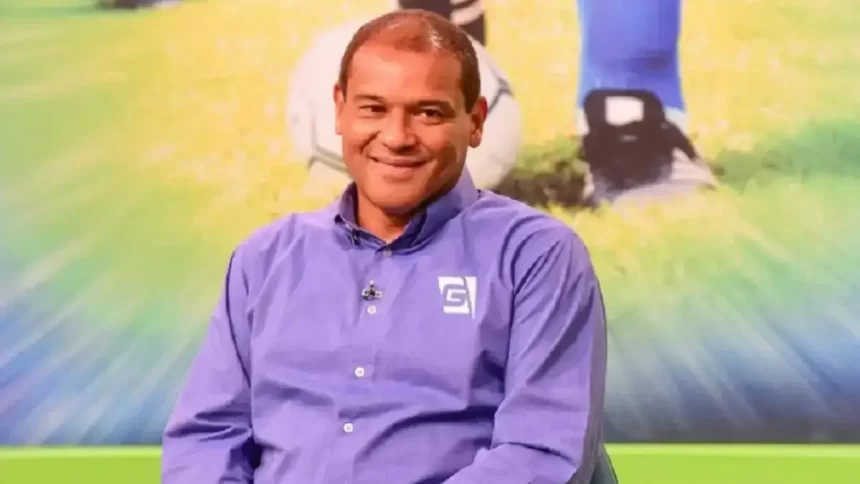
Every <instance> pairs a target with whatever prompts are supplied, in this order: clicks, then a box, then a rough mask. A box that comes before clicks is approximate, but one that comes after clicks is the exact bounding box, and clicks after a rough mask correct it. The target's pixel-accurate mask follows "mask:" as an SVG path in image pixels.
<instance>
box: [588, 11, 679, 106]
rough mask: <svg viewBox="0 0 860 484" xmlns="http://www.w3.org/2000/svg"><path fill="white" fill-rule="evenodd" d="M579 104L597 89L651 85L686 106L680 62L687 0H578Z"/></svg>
mask: <svg viewBox="0 0 860 484" xmlns="http://www.w3.org/2000/svg"><path fill="white" fill-rule="evenodd" d="M577 4H578V5H577V8H578V17H579V21H580V22H579V23H580V29H581V31H582V54H581V57H580V74H579V91H578V93H577V106H578V107H582V103H583V101H584V98H585V95H586V94H587V93H588V91H590V90H592V89H595V88H620V89H647V90H649V91H651V92H653V93H654V94H656V95H657V97H659V98H660V100H661V101H662V102H663V104H664V106H665V107H666V108H667V109H669V108H674V109H676V110H679V111H682V112H683V111H685V110H686V106H685V105H684V98H683V95H682V93H681V77H680V71H679V65H678V38H679V35H680V32H681V0H577Z"/></svg>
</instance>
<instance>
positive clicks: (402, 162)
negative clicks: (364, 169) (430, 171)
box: [370, 156, 427, 170]
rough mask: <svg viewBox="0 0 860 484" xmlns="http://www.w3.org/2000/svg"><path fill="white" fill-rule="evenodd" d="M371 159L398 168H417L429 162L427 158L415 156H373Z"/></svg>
mask: <svg viewBox="0 0 860 484" xmlns="http://www.w3.org/2000/svg"><path fill="white" fill-rule="evenodd" d="M370 159H371V160H372V161H373V162H374V163H379V164H381V165H385V166H387V167H391V168H397V169H401V170H409V169H415V168H418V167H420V166H423V165H425V164H426V163H427V160H424V159H415V158H391V157H375V156H371V157H370Z"/></svg>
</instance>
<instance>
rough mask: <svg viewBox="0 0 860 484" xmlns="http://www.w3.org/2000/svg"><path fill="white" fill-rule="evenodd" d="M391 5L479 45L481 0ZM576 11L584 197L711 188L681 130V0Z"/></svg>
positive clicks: (600, 3) (598, 1) (599, 0)
mask: <svg viewBox="0 0 860 484" xmlns="http://www.w3.org/2000/svg"><path fill="white" fill-rule="evenodd" d="M535 5H536V7H535V8H539V5H537V4H535ZM399 6H400V8H421V9H425V10H429V11H433V12H436V13H440V14H442V15H445V16H447V17H448V18H450V19H451V20H452V21H453V22H455V23H457V24H458V25H460V26H461V27H463V28H465V29H466V31H467V32H468V33H470V34H471V35H472V36H473V37H475V39H477V40H478V41H479V42H480V43H481V44H486V35H487V32H486V26H485V23H486V20H485V13H484V10H483V6H482V4H481V2H480V1H479V0H477V1H476V0H399ZM577 10H578V13H579V24H580V40H581V45H582V53H581V55H580V57H579V86H578V94H577V109H576V133H577V134H578V135H579V136H581V137H582V145H583V149H582V150H581V153H580V157H581V158H583V159H584V160H585V161H586V162H587V163H588V166H589V176H588V177H587V179H586V185H585V194H584V197H585V198H586V199H587V200H588V202H589V203H591V204H594V205H600V204H602V203H604V202H610V203H613V202H616V201H620V200H636V201H641V200H651V199H654V198H664V197H666V196H671V195H675V194H678V193H685V192H691V191H698V190H699V189H700V188H702V187H707V188H710V187H714V186H715V185H716V180H715V179H714V177H713V174H712V173H711V171H710V168H709V167H708V165H707V164H706V163H705V162H704V161H703V160H702V159H701V157H700V156H699V154H698V152H697V151H696V149H695V148H694V147H693V144H692V142H691V141H690V139H689V138H688V136H687V132H688V128H687V125H688V121H687V107H686V103H685V101H684V96H683V92H682V85H681V75H680V69H679V62H678V42H679V39H680V33H681V0H628V1H623V2H622V1H606V0H577Z"/></svg>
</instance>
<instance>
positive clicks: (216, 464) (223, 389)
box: [161, 250, 257, 484]
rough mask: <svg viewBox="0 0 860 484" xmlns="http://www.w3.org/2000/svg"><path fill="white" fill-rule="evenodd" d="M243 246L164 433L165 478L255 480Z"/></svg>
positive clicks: (179, 481) (172, 482)
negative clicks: (242, 257)
mask: <svg viewBox="0 0 860 484" xmlns="http://www.w3.org/2000/svg"><path fill="white" fill-rule="evenodd" d="M240 254H241V252H240V251H239V250H237V251H235V252H234V253H233V254H232V256H231V258H230V263H229V265H228V269H227V275H226V278H225V282H224V287H223V290H222V294H221V298H220V301H219V302H218V306H217V307H216V309H215V311H214V312H213V314H212V317H211V320H210V323H209V326H208V328H207V331H206V334H205V336H204V339H203V343H202V346H201V347H200V349H199V351H198V353H197V355H196V356H195V359H194V360H193V362H192V364H191V368H190V371H189V374H188V377H187V380H186V382H185V386H184V388H182V389H181V391H180V394H179V397H178V399H177V402H176V404H175V407H174V409H173V412H172V414H171V416H170V418H169V420H168V423H167V427H166V428H165V431H164V435H163V439H162V481H161V482H162V483H164V484H200V483H213V484H214V483H227V482H229V483H249V484H250V483H252V482H253V475H254V474H253V468H254V462H255V460H256V454H257V452H256V449H255V447H254V443H253V436H252V430H251V407H250V383H249V376H248V375H249V369H250V368H249V355H250V328H249V322H248V320H247V318H246V316H245V315H246V307H247V298H248V290H247V281H246V279H245V275H244V271H243V267H242V259H241V255H240Z"/></svg>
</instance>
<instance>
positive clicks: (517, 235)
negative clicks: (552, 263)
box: [469, 192, 587, 255]
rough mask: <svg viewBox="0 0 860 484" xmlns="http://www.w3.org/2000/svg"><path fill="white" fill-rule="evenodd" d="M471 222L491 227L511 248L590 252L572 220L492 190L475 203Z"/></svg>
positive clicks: (477, 228)
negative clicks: (566, 219) (558, 248)
mask: <svg viewBox="0 0 860 484" xmlns="http://www.w3.org/2000/svg"><path fill="white" fill-rule="evenodd" d="M469 223H470V225H474V227H475V229H476V230H488V231H490V232H493V233H495V234H496V236H497V237H499V238H501V241H502V242H503V243H504V244H505V245H507V246H509V248H517V249H519V250H523V249H529V250H534V251H538V252H543V251H546V250H549V249H551V248H552V247H560V248H563V249H565V250H568V249H569V250H572V251H574V252H577V253H580V255H586V254H587V249H586V246H585V243H584V242H583V240H582V238H581V237H580V235H579V234H578V233H577V231H576V229H575V228H574V227H573V226H572V225H570V224H569V223H567V222H565V221H563V220H561V219H559V218H558V217H554V216H552V215H550V214H549V213H546V212H544V211H541V210H538V209H537V208H534V207H532V206H529V205H526V204H525V203H522V202H520V201H517V200H513V199H511V198H508V197H505V196H502V195H498V194H495V193H492V192H482V195H481V198H480V199H479V200H478V202H476V203H475V205H474V207H473V211H472V214H471V217H470V219H469Z"/></svg>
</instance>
